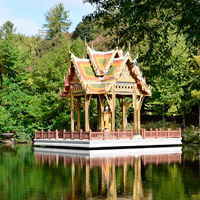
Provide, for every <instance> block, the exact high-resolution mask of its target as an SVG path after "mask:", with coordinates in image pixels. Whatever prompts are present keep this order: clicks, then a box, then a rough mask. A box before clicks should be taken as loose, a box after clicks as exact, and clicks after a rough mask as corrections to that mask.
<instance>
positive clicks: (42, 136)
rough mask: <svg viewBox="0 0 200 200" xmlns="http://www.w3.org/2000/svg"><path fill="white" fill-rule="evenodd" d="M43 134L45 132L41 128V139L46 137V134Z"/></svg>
mask: <svg viewBox="0 0 200 200" xmlns="http://www.w3.org/2000/svg"><path fill="white" fill-rule="evenodd" d="M43 134H44V130H43V129H42V130H41V139H44V135H43Z"/></svg>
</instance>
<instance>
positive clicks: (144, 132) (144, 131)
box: [143, 128, 146, 139]
mask: <svg viewBox="0 0 200 200" xmlns="http://www.w3.org/2000/svg"><path fill="white" fill-rule="evenodd" d="M145 138H146V129H145V128H144V129H143V139H145Z"/></svg>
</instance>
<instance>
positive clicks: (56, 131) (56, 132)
mask: <svg viewBox="0 0 200 200" xmlns="http://www.w3.org/2000/svg"><path fill="white" fill-rule="evenodd" d="M55 134H56V137H55V138H56V140H57V139H58V130H57V129H56V130H55Z"/></svg>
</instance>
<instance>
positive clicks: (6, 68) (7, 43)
mask: <svg viewBox="0 0 200 200" xmlns="http://www.w3.org/2000/svg"><path fill="white" fill-rule="evenodd" d="M17 59H18V49H17V47H16V46H15V45H14V43H13V41H12V40H9V39H7V38H6V39H4V40H2V41H0V89H2V88H3V75H7V76H8V77H9V78H11V77H15V75H16V73H17V71H16V70H15V64H16V62H17Z"/></svg>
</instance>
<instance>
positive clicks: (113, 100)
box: [111, 92, 115, 131]
mask: <svg viewBox="0 0 200 200" xmlns="http://www.w3.org/2000/svg"><path fill="white" fill-rule="evenodd" d="M111 127H112V131H115V92H113V93H112V126H111Z"/></svg>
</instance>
